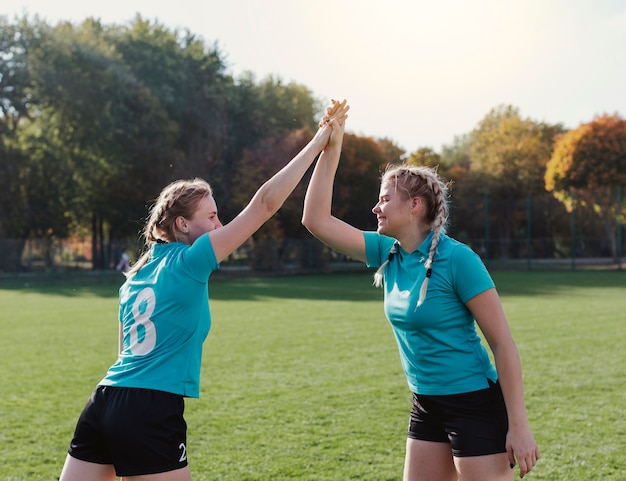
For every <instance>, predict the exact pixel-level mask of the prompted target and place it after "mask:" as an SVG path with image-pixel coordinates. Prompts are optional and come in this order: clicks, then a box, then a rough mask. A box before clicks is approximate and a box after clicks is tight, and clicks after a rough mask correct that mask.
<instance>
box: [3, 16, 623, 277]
mask: <svg viewBox="0 0 626 481" xmlns="http://www.w3.org/2000/svg"><path fill="white" fill-rule="evenodd" d="M225 57H226V56H225V54H224V52H221V51H220V50H219V48H218V47H217V45H216V44H209V43H207V42H206V41H205V40H204V39H202V38H200V37H198V36H197V35H194V34H193V33H192V32H190V31H189V30H179V29H176V30H172V29H168V28H166V27H165V26H164V25H162V24H160V23H158V22H156V21H154V22H151V21H148V20H146V19H144V18H142V17H141V16H136V17H135V19H134V20H133V21H132V22H130V23H129V24H128V25H105V24H102V23H101V22H100V21H99V20H97V19H93V18H89V19H86V20H85V21H83V22H82V23H80V24H73V23H70V22H59V23H57V24H49V23H47V22H46V21H43V20H41V19H39V18H38V17H36V16H35V17H34V18H29V17H26V16H24V17H22V18H16V19H13V20H9V19H8V18H6V17H0V200H2V205H3V211H2V215H1V217H0V239H12V240H13V242H12V243H9V244H7V246H11V247H10V248H9V247H6V248H5V249H3V256H2V258H1V259H2V260H0V270H5V271H14V270H18V269H19V268H20V259H21V252H22V250H23V248H24V245H25V243H26V241H27V240H28V239H49V240H50V241H53V240H55V239H63V238H68V237H71V236H76V235H87V236H89V237H90V238H91V239H92V258H93V265H94V268H96V269H99V268H104V267H106V266H105V265H104V262H105V259H108V258H110V256H108V255H107V252H106V249H110V245H111V242H110V241H111V240H112V239H127V238H131V237H136V236H137V233H138V232H139V230H140V229H141V225H142V219H144V217H145V215H146V210H147V207H148V206H149V205H150V202H151V200H152V199H154V198H155V197H156V196H157V195H158V192H159V191H160V190H161V188H162V187H163V186H164V185H165V184H167V183H169V182H171V181H173V180H175V179H179V178H190V177H195V176H198V177H202V178H205V179H206V180H208V181H209V182H210V183H211V185H212V186H213V188H214V190H215V198H216V200H217V202H218V207H219V209H220V215H221V217H222V219H224V220H225V221H227V220H229V219H231V218H232V217H233V216H234V215H236V213H237V212H239V211H240V210H241V208H243V207H244V206H245V204H246V203H247V202H248V200H249V199H250V197H251V195H252V194H253V193H254V191H255V190H256V188H258V186H259V185H260V184H261V183H262V182H263V181H264V180H265V179H267V178H268V177H269V176H270V175H272V174H273V173H274V172H276V171H277V170H278V169H279V168H280V167H282V166H283V165H284V164H285V162H287V161H288V160H289V159H290V158H291V157H292V156H293V155H295V153H296V152H298V151H299V150H300V149H301V148H302V147H303V146H304V145H305V144H306V142H307V141H308V140H309V139H310V137H311V136H312V135H313V133H314V130H315V129H316V123H317V118H318V117H319V116H320V115H321V112H322V110H323V107H324V104H323V102H324V101H323V100H322V99H318V98H315V97H314V95H313V94H312V92H311V90H310V89H309V88H307V87H306V86H305V85H302V84H299V83H295V82H290V83H285V82H283V81H282V80H281V79H280V78H279V77H276V76H269V77H267V78H264V79H260V80H258V79H257V78H256V77H255V75H254V74H253V73H252V72H247V73H244V74H242V75H241V76H239V77H238V78H234V77H233V76H231V75H229V74H228V73H227V69H226V62H225ZM402 161H406V162H412V163H419V164H427V165H436V166H438V168H439V171H440V173H441V174H442V175H443V176H444V177H446V178H447V179H450V180H451V181H452V182H453V189H452V193H453V210H452V222H451V227H450V231H451V233H453V234H458V235H459V236H460V237H462V238H463V237H465V238H475V237H480V236H482V234H483V232H481V228H482V226H483V225H484V222H482V221H481V220H480V216H482V215H483V212H481V206H482V205H483V202H484V195H488V196H489V198H490V199H495V202H494V201H493V200H492V202H491V204H490V205H491V207H490V211H489V214H488V215H489V216H490V217H491V218H492V222H491V223H490V224H491V226H492V228H493V230H494V235H496V236H497V237H498V238H500V239H504V242H505V244H506V242H507V239H509V240H510V239H512V238H513V237H514V236H515V235H517V231H518V230H519V229H520V225H523V219H520V218H519V215H518V214H516V209H515V205H516V203H517V202H518V201H519V199H523V198H525V196H527V195H541V194H544V195H543V196H541V197H540V198H541V200H540V202H539V203H537V202H536V203H535V206H534V208H535V209H536V210H538V211H539V212H541V213H542V215H539V216H534V219H536V220H534V221H533V226H532V228H533V232H534V233H535V234H536V235H541V236H546V237H549V236H554V235H556V234H557V233H559V231H560V230H562V229H563V228H564V226H563V225H561V224H562V222H557V221H551V220H550V219H551V218H552V217H554V213H555V212H560V213H566V212H567V209H572V208H573V206H574V205H575V204H576V203H578V205H582V204H584V205H585V206H587V207H589V209H590V212H594V213H595V214H591V216H590V219H591V220H590V222H592V223H595V224H594V225H596V224H597V225H601V226H602V228H603V232H604V235H606V236H607V238H610V237H611V236H613V238H615V236H614V233H615V229H616V226H617V224H618V222H619V219H620V217H619V216H621V215H623V211H622V212H617V210H619V207H616V205H618V204H617V203H616V201H615V196H616V194H615V192H616V189H615V187H616V186H623V185H626V121H624V119H622V118H620V117H619V115H617V114H613V115H608V114H605V115H603V116H601V117H597V118H595V119H593V120H591V121H590V122H589V123H587V124H583V125H581V126H580V127H579V128H577V129H574V130H570V131H566V129H564V128H563V126H562V125H560V124H557V125H550V124H547V123H544V122H537V121H534V120H531V119H528V118H523V117H522V116H521V114H520V112H519V110H518V109H517V108H515V107H513V106H510V105H500V106H497V107H496V108H493V109H492V110H491V111H489V112H488V113H487V115H486V116H485V117H484V119H483V120H481V121H480V122H479V124H478V125H477V126H476V127H475V129H474V130H472V131H471V132H470V133H467V134H464V135H460V136H458V137H456V138H455V139H454V140H453V142H452V143H451V144H450V145H447V146H444V147H443V148H442V151H441V152H435V151H434V150H433V149H432V148H429V147H423V148H420V149H418V150H417V151H415V152H412V153H407V152H405V151H403V150H402V149H401V148H400V147H398V146H397V145H396V144H395V143H394V141H393V140H392V139H388V138H382V139H380V138H378V139H377V138H372V137H363V136H357V135H353V134H347V135H346V137H345V141H344V148H343V151H342V159H341V166H340V170H339V173H338V175H337V182H336V189H335V193H334V195H335V197H336V199H335V201H334V206H335V213H336V215H338V216H339V217H342V218H344V219H346V220H347V221H349V222H350V223H352V224H354V225H357V226H359V227H361V228H363V229H375V227H376V223H375V218H374V216H373V215H372V214H371V207H372V206H373V204H374V203H375V200H376V197H377V192H378V187H379V179H380V174H381V171H382V169H383V168H384V166H385V165H386V164H388V163H396V162H402ZM305 188H306V179H305V182H303V183H302V184H301V185H300V186H299V187H298V189H297V190H296V191H295V192H294V194H293V195H292V196H291V197H290V199H289V200H288V201H287V203H286V204H285V205H284V207H283V208H282V209H281V210H280V211H279V213H278V214H277V215H276V216H275V217H274V218H273V219H271V220H270V221H269V222H268V223H267V224H266V225H265V226H264V227H263V228H262V229H261V230H260V231H259V232H258V233H257V234H256V236H255V237H257V238H259V239H300V238H305V237H309V234H308V233H307V232H306V230H305V229H304V228H303V227H302V226H301V224H300V216H301V211H302V202H303V197H304V191H305ZM546 192H550V193H551V195H545V194H546ZM581 203H582V204H581ZM10 249H12V251H11V250H10ZM504 250H505V251H507V249H504ZM614 253H615V251H614ZM548 255H550V253H548Z"/></svg>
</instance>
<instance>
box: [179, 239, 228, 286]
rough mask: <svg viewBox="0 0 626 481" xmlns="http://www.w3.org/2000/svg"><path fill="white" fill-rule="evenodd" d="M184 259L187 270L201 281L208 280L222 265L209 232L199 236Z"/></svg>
mask: <svg viewBox="0 0 626 481" xmlns="http://www.w3.org/2000/svg"><path fill="white" fill-rule="evenodd" d="M183 259H184V263H185V268H186V269H187V272H189V274H190V275H191V276H192V277H193V278H194V279H196V280H198V281H200V282H206V281H207V280H208V278H209V276H210V275H211V272H213V271H215V270H217V269H219V267H220V265H219V263H218V262H217V258H216V257H215V251H214V250H213V244H211V238H210V237H209V235H208V234H204V235H201V236H200V237H198V238H197V239H196V241H195V242H194V243H193V245H191V246H189V248H188V249H187V251H186V252H185V254H184V256H183Z"/></svg>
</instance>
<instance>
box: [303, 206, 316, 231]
mask: <svg viewBox="0 0 626 481" xmlns="http://www.w3.org/2000/svg"><path fill="white" fill-rule="evenodd" d="M301 222H302V225H303V226H304V227H306V228H307V230H308V231H309V232H311V233H313V232H314V231H315V222H314V219H313V216H312V215H311V214H310V213H307V212H306V210H305V211H304V212H303V213H302V220H301Z"/></svg>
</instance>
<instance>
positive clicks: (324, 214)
mask: <svg viewBox="0 0 626 481" xmlns="http://www.w3.org/2000/svg"><path fill="white" fill-rule="evenodd" d="M344 127H345V118H344V119H342V120H339V121H338V122H337V126H336V127H334V128H333V131H332V133H331V134H330V140H329V142H328V145H327V146H326V147H325V148H324V151H323V152H322V155H321V156H320V159H319V160H318V162H317V165H316V166H315V169H314V170H313V175H312V176H311V181H310V183H309V187H308V189H307V192H306V196H305V198H304V212H303V214H302V224H303V225H304V226H305V227H306V228H307V229H308V230H309V232H311V234H313V235H314V236H315V237H317V238H318V239H319V240H320V241H322V242H323V243H324V244H326V245H327V246H328V247H330V248H331V249H334V250H336V251H337V252H341V253H342V254H345V255H347V256H349V257H351V258H353V259H355V260H359V261H362V262H365V261H366V256H365V240H364V238H363V232H362V231H361V230H359V229H357V228H356V227H353V226H351V225H350V224H348V223H346V222H344V221H342V220H340V219H338V218H336V217H334V216H333V215H332V213H331V209H332V198H333V183H334V179H335V174H336V173H337V167H338V166H339V157H340V155H341V144H342V142H343V134H344Z"/></svg>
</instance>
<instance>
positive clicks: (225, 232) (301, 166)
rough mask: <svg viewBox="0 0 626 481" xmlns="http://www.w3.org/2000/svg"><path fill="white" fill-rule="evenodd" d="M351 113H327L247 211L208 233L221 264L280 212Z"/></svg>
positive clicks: (343, 109)
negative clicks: (307, 139) (316, 129)
mask: <svg viewBox="0 0 626 481" xmlns="http://www.w3.org/2000/svg"><path fill="white" fill-rule="evenodd" d="M348 109H349V107H348V106H347V105H346V104H345V102H344V103H343V104H342V105H340V106H336V107H335V108H332V109H331V110H330V111H328V112H327V116H328V117H327V118H326V117H325V119H324V120H325V121H324V122H320V128H319V129H318V131H317V132H316V134H315V136H314V137H313V139H311V141H310V142H309V143H308V144H307V145H306V146H305V147H304V148H303V149H302V150H301V151H300V152H299V153H298V154H297V155H296V156H295V157H294V158H293V159H291V161H290V162H289V163H288V164H287V165H286V166H285V167H283V168H282V169H281V170H280V171H278V172H277V173H276V174H275V175H274V176H273V177H272V178H270V179H269V180H268V181H267V182H265V183H264V184H263V185H262V186H261V187H260V188H259V190H258V191H257V192H256V194H254V196H253V197H252V200H251V201H250V203H249V204H248V205H247V206H246V207H245V208H244V210H243V211H241V213H240V214H239V215H238V216H237V217H235V219H233V220H232V221H231V222H229V223H228V224H227V225H225V226H224V227H221V228H219V229H215V230H213V231H211V232H209V236H210V237H211V244H212V245H213V250H214V252H215V256H216V258H217V260H218V262H221V261H222V260H224V259H225V258H226V257H228V256H229V255H230V254H231V253H232V252H234V250H235V249H237V247H239V246H240V245H241V244H243V243H244V242H245V241H246V239H248V238H249V237H250V236H251V235H252V234H254V233H255V232H256V231H257V230H258V229H259V227H261V226H262V225H263V224H264V223H265V222H266V221H267V220H268V219H269V218H270V217H272V216H273V215H274V214H275V213H276V212H277V211H278V209H280V207H281V206H282V205H283V203H284V202H285V200H286V199H287V197H288V196H289V194H291V192H293V190H294V189H295V187H296V186H297V185H298V183H299V182H300V180H301V179H302V177H303V176H304V174H305V173H306V171H307V170H308V168H309V167H310V166H311V164H312V163H313V161H314V160H315V158H316V157H317V155H318V154H319V153H320V152H321V150H322V149H323V148H324V147H325V146H326V144H327V142H328V139H329V137H330V133H331V131H332V130H333V129H334V128H339V127H338V121H339V120H342V121H344V120H345V119H344V117H345V116H346V114H347V111H348ZM328 114H330V115H328ZM326 120H327V121H326Z"/></svg>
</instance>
